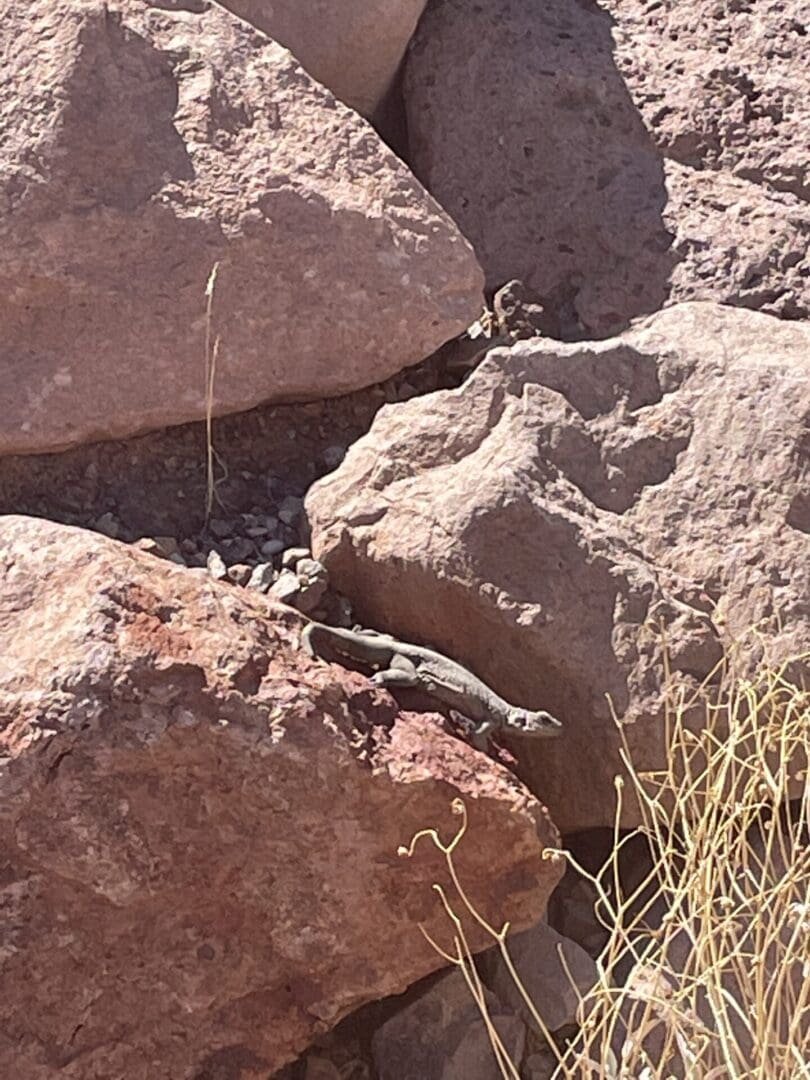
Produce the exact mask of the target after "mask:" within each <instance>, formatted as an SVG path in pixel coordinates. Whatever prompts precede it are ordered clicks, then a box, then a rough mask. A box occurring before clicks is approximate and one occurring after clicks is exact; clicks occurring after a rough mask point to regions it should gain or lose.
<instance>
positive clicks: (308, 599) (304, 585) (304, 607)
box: [269, 559, 329, 615]
mask: <svg viewBox="0 0 810 1080" xmlns="http://www.w3.org/2000/svg"><path fill="white" fill-rule="evenodd" d="M306 563H311V564H312V567H313V569H312V570H311V571H310V572H309V573H306V572H304V571H298V570H296V572H295V573H294V572H293V571H292V570H282V571H281V573H280V574H279V576H278V578H277V579H276V581H275V582H273V584H272V585H271V586H270V589H269V595H270V596H271V597H272V598H273V599H274V600H276V601H278V602H279V603H280V604H289V605H290V607H294V608H297V609H298V611H300V612H303V614H305V615H312V614H313V613H314V612H315V611H316V610H317V609H318V607H319V605H320V604H321V601H322V600H323V598H324V597H325V596H326V590H327V588H328V587H329V579H328V576H327V574H326V570H325V568H324V567H323V566H321V564H320V563H317V562H314V561H313V560H312V559H302V560H301V562H299V566H301V565H302V564H306ZM305 569H306V568H305Z"/></svg>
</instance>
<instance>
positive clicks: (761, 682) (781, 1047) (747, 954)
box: [415, 666, 810, 1080]
mask: <svg viewBox="0 0 810 1080" xmlns="http://www.w3.org/2000/svg"><path fill="white" fill-rule="evenodd" d="M786 672H787V666H786V667H784V668H782V669H781V670H777V671H765V672H763V673H762V675H761V677H759V678H758V679H757V680H755V681H741V680H732V679H724V680H723V681H722V690H721V691H720V692H719V693H718V691H717V683H716V680H715V681H714V684H713V688H712V689H711V691H710V689H709V686H708V684H707V686H706V687H704V688H702V692H701V693H700V694H699V695H698V696H697V698H695V697H694V696H693V697H692V698H691V699H690V700H687V699H686V698H685V697H684V696H683V695H679V696H677V697H674V698H673V700H672V701H671V702H670V705H669V708H668V710H667V715H666V724H667V736H668V746H669V748H670V750H669V759H668V764H667V767H666V768H665V769H663V770H662V771H661V772H659V773H648V774H641V773H639V772H638V771H637V770H636V769H635V767H634V765H633V760H632V754H631V753H630V750H629V748H628V746H627V744H626V743H625V744H624V751H623V759H624V765H625V769H626V773H627V776H628V777H629V781H628V782H620V781H618V780H617V785H616V789H617V803H618V805H617V813H616V821H617V822H618V821H619V819H620V811H621V805H622V802H623V801H624V800H626V799H628V798H632V799H635V800H636V801H637V803H638V806H639V808H640V812H641V819H642V822H643V824H642V825H641V827H640V829H639V830H638V832H640V833H641V834H642V835H643V836H644V837H645V839H646V842H647V843H648V845H649V848H650V851H651V853H653V858H652V870H651V872H650V874H649V876H648V878H647V879H646V880H645V881H644V882H643V883H642V885H640V886H639V887H638V888H636V889H635V890H634V891H633V893H632V894H630V895H628V894H626V893H625V892H624V890H623V887H622V882H621V878H620V875H619V870H618V854H619V851H620V848H621V847H622V845H623V844H626V843H628V842H629V839H630V837H629V836H622V835H621V834H620V833H619V829H618V825H617V826H616V832H615V844H614V852H613V856H612V858H611V859H610V860H609V862H608V864H607V865H606V866H605V867H604V868H603V869H602V871H601V872H600V873H599V874H598V875H597V876H596V877H591V876H590V875H588V874H587V873H586V872H585V871H584V870H582V868H581V867H576V869H577V870H578V871H579V872H580V873H582V874H583V876H585V877H587V878H589V880H590V881H591V882H592V884H593V886H594V888H595V889H596V892H597V894H598V896H599V898H600V900H599V905H598V915H599V918H600V919H601V920H602V921H603V922H604V924H605V926H606V927H607V929H608V930H609V932H610V940H609V942H608V945H607V947H606V948H605V950H604V952H603V954H602V956H601V957H600V959H599V964H598V967H599V982H598V984H597V985H596V986H595V987H594V988H593V990H592V992H591V993H590V994H589V995H588V996H587V997H586V998H585V999H584V1000H582V1001H581V1002H580V1010H579V1021H580V1031H579V1035H578V1037H577V1038H576V1040H575V1041H573V1042H571V1043H569V1044H568V1045H563V1046H558V1045H557V1044H556V1043H555V1041H554V1039H553V1037H552V1035H551V1033H550V1032H548V1031H546V1029H545V1025H544V1023H543V1019H542V1017H540V1016H538V1015H537V1012H536V1010H534V1012H533V1015H534V1019H535V1022H536V1025H537V1029H538V1032H539V1033H542V1035H543V1037H544V1038H545V1039H546V1040H547V1041H548V1042H549V1044H550V1045H551V1046H552V1047H553V1048H554V1052H555V1053H556V1055H557V1060H558V1066H557V1071H556V1073H555V1077H557V1078H559V1080H596V1078H601V1077H607V1078H622V1080H631V1078H632V1080H664V1078H670V1077H673V1078H689V1080H755V1078H756V1080H799V1078H810V768H808V763H809V762H810V694H808V693H807V692H806V691H804V690H803V689H801V688H800V687H797V686H795V685H793V684H792V683H791V682H789V681H788V678H787V675H786ZM696 706H698V707H699V709H700V710H701V712H702V714H703V727H702V730H699V731H698V732H697V733H695V732H694V731H693V730H690V728H694V726H695V725H694V717H695V708H696ZM687 716H688V717H689V718H690V720H689V723H688V724H687V721H686V717H687ZM620 730H621V728H620ZM465 824H466V823H465ZM465 824H463V825H462V828H461V829H460V831H459V833H458V835H457V836H456V837H455V838H454V840H453V841H452V843H451V844H450V845H447V846H446V847H445V846H443V845H441V843H440V841H439V839H438V836H436V834H435V833H434V832H432V831H431V830H427V831H426V832H425V833H422V834H420V836H427V837H429V838H430V839H431V840H432V841H433V843H435V844H437V845H438V846H440V847H442V850H444V851H445V856H446V858H447V860H448V863H449V864H450V866H451V869H452V859H453V850H454V849H455V847H456V846H457V845H458V843H459V842H460V840H461V838H462V836H463V833H464V828H465ZM631 835H637V834H631ZM416 839H417V838H415V840H416ZM564 854H566V857H567V858H568V859H569V861H570V862H572V864H573V860H572V859H571V857H570V855H568V854H567V853H564ZM451 880H452V881H453V884H454V887H455V889H456V892H457V896H458V898H459V899H458V902H457V903H456V902H455V901H454V902H451V901H450V900H449V899H448V898H447V896H446V895H445V894H444V892H441V890H439V891H440V893H441V896H442V899H443V902H444V904H445V909H446V911H447V912H448V916H449V917H450V919H451V921H452V923H453V927H454V934H455V938H454V940H455V950H456V952H455V955H449V954H447V953H444V955H445V957H446V958H447V959H448V961H450V962H453V963H455V964H457V965H459V966H460V967H461V969H462V970H463V971H464V973H465V976H466V977H467V981H468V984H469V985H470V987H471V990H472V992H473V993H474V995H475V997H476V1000H477V1001H478V1003H479V1006H480V1007H481V1009H482V1013H484V1015H486V1007H485V1005H484V999H483V994H482V992H481V989H480V982H479V981H478V976H477V973H476V972H475V967H474V964H473V962H472V958H471V956H470V952H469V949H468V948H467V945H466V939H465V936H464V933H463V918H462V917H461V916H459V914H458V913H457V911H460V912H461V913H462V916H463V917H464V918H466V917H472V918H475V919H476V920H477V921H478V923H479V924H481V925H484V926H486V924H485V923H484V922H483V920H482V919H481V918H480V916H478V915H477V913H475V912H474V911H472V909H471V906H470V905H469V903H468V901H467V898H466V895H465V893H464V891H463V889H462V888H461V884H460V883H459V882H458V881H457V880H456V878H455V874H454V873H453V875H452V876H451ZM437 888H438V887H437ZM454 903H455V909H454ZM456 909H457V910H456ZM487 929H488V931H489V932H490V934H491V935H492V937H493V939H494V940H495V941H496V942H497V944H498V946H499V948H500V949H501V952H502V954H503V955H504V960H505V961H506V962H507V964H508V965H509V967H510V970H511V971H512V974H513V977H514V978H515V980H516V983H517V985H518V986H519V988H520V983H519V980H518V979H517V975H516V973H515V972H514V969H513V968H512V966H511V962H510V961H509V958H508V948H507V942H506V933H507V930H508V927H503V928H501V929H500V930H496V929H495V928H494V927H487ZM521 989H522V988H521ZM527 1005H528V1006H529V1007H530V1008H531V1002H529V1001H527ZM488 1026H489V1030H490V1031H491V1032H492V1031H493V1030H494V1029H493V1028H492V1025H491V1023H489V1024H488ZM493 1048H494V1051H495V1055H496V1059H497V1061H498V1064H499V1066H500V1070H501V1073H502V1075H503V1076H504V1077H509V1078H510V1080H516V1078H517V1077H519V1075H520V1074H519V1071H518V1066H517V1064H516V1063H514V1062H511V1061H509V1060H508V1058H507V1057H506V1055H505V1053H504V1050H503V1047H502V1046H501V1045H499V1044H498V1042H497V1036H496V1035H494V1036H493Z"/></svg>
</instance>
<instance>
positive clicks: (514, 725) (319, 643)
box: [302, 621, 562, 749]
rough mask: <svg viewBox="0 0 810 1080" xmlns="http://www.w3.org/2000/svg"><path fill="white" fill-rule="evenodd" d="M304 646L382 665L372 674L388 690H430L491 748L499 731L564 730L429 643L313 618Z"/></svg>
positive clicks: (313, 652) (314, 652) (542, 733)
mask: <svg viewBox="0 0 810 1080" xmlns="http://www.w3.org/2000/svg"><path fill="white" fill-rule="evenodd" d="M302 645H303V647H304V650H305V651H306V652H307V653H308V655H309V656H312V657H320V658H321V659H324V658H325V657H326V656H328V655H329V654H330V653H332V654H337V655H342V656H345V657H348V658H350V659H352V660H355V661H357V662H358V663H361V664H364V665H367V666H368V667H372V668H376V669H378V670H377V671H376V673H375V674H374V675H373V676H372V677H371V682H372V683H373V684H374V685H375V686H380V687H384V688H385V689H397V688H410V687H417V688H420V689H422V690H425V691H426V692H427V693H428V694H430V696H431V697H434V698H436V699H437V700H438V701H441V702H442V703H443V704H445V705H448V706H449V707H450V708H451V709H452V710H454V711H455V712H457V713H460V714H461V716H463V717H465V718H466V719H467V720H468V721H469V722H470V723H471V724H472V740H471V741H472V743H473V745H474V746H476V747H477V748H478V749H486V746H487V739H488V736H489V735H490V734H491V733H493V732H498V731H505V732H514V733H515V734H518V735H526V736H530V737H532V738H549V737H551V736H554V735H558V734H559V733H560V730H561V728H562V725H561V723H560V721H559V720H557V719H556V718H555V717H553V716H552V715H551V713H548V712H545V710H543V709H540V710H537V711H532V710H530V709H521V708H518V706H516V705H510V704H509V702H508V701H505V700H504V699H503V698H502V697H500V695H498V694H496V693H495V691H494V690H491V689H490V688H489V687H488V686H487V685H486V683H484V682H482V681H481V679H479V678H478V677H477V676H476V675H473V673H472V672H471V671H468V670H467V668H465V667H464V666H463V665H462V664H459V663H457V662H456V661H455V660H451V659H450V658H449V657H447V656H443V655H442V654H441V653H439V652H435V651H434V650H433V649H428V648H427V647H426V646H424V645H411V644H409V643H407V642H404V641H399V640H398V639H397V638H395V637H392V636H391V635H390V634H382V633H379V632H378V631H376V630H361V629H359V628H357V629H354V630H346V629H343V628H341V627H337V626H327V625H326V624H325V623H319V622H315V621H312V622H309V623H307V625H306V626H305V627H304V630H303V635H302Z"/></svg>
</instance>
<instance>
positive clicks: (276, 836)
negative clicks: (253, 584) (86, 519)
mask: <svg viewBox="0 0 810 1080" xmlns="http://www.w3.org/2000/svg"><path fill="white" fill-rule="evenodd" d="M301 625H302V620H301V618H300V616H299V615H298V614H297V613H294V612H292V611H291V610H290V609H281V608H273V607H271V606H270V605H269V604H268V603H267V601H266V600H265V599H264V598H262V597H257V596H255V595H251V594H249V593H248V592H246V591H242V590H237V589H234V588H232V587H228V586H225V585H222V584H220V583H219V582H215V581H213V580H211V579H206V578H205V577H203V578H201V577H200V576H198V575H196V574H194V573H193V572H191V571H186V570H181V569H178V568H174V567H171V566H169V565H167V564H165V563H162V562H159V561H157V560H155V559H152V558H151V557H150V556H148V555H145V554H142V553H140V552H135V551H133V550H131V549H127V548H125V547H124V546H123V545H120V544H118V543H115V542H114V541H110V540H106V539H103V538H100V537H98V536H95V535H92V534H89V533H85V532H83V531H81V530H78V529H72V528H67V527H63V526H56V525H51V524H49V523H45V522H42V521H38V520H35V519H28V518H21V517H6V518H4V519H3V520H2V523H0V652H1V653H2V656H3V663H2V668H0V733H2V743H3V746H2V755H3V756H2V758H0V859H1V860H2V881H1V882H0V909H1V910H2V925H3V933H2V967H0V1030H2V1035H1V1036H0V1075H2V1076H4V1077H20V1078H22V1077H25V1080H52V1078H53V1080H56V1078H57V1077H59V1080H110V1078H111V1077H126V1078H127V1080H155V1077H157V1076H166V1077H172V1078H174V1077H178V1078H179V1077H200V1078H202V1077H213V1076H216V1077H226V1076H227V1077H232V1078H234V1080H237V1078H238V1080H246V1078H247V1077H254V1076H255V1077H266V1076H268V1075H270V1074H272V1073H274V1072H275V1070H276V1069H278V1068H279V1067H280V1066H281V1065H283V1064H284V1063H285V1062H286V1061H288V1060H290V1059H292V1058H293V1057H295V1056H296V1054H297V1053H298V1052H300V1051H301V1050H302V1049H303V1048H304V1046H305V1045H306V1044H307V1042H308V1040H309V1039H310V1038H311V1037H312V1036H313V1035H314V1034H315V1033H318V1032H323V1031H325V1030H328V1029H329V1028H330V1027H331V1026H332V1025H333V1024H335V1023H336V1022H337V1021H338V1020H339V1019H340V1018H341V1017H342V1016H344V1015H345V1014H346V1013H348V1012H350V1011H351V1010H352V1009H354V1008H356V1007H358V1006H359V1005H361V1004H363V1003H364V1002H366V1001H370V1000H374V999H376V998H379V997H382V996H384V995H386V994H391V993H398V992H400V991H402V990H403V989H405V987H406V986H408V985H409V984H410V983H412V982H413V981H415V980H416V979H418V978H420V977H421V976H423V975H424V974H426V973H428V972H429V971H431V970H434V969H436V968H437V967H439V966H440V965H441V961H440V959H439V957H438V956H437V955H436V954H435V953H434V952H433V950H432V949H431V948H430V947H429V946H428V945H427V943H426V942H425V940H424V938H423V937H422V935H421V933H420V932H419V929H418V927H417V923H420V922H423V923H425V925H426V927H427V928H428V930H429V931H430V932H431V933H432V934H433V935H434V937H436V938H437V939H438V940H439V941H441V942H445V943H446V942H447V941H448V933H449V931H448V926H447V922H446V920H445V918H444V916H442V915H441V914H440V913H439V908H438V905H437V899H436V895H435V893H434V891H433V889H432V888H431V885H432V883H433V882H434V881H439V882H443V881H446V877H445V872H444V871H443V869H442V862H443V861H442V859H441V858H440V857H439V856H438V855H437V853H436V852H435V850H434V849H433V848H432V847H431V845H429V844H424V845H420V846H419V847H418V848H417V851H416V855H415V857H414V858H413V859H403V858H401V857H398V855H397V848H398V846H399V845H400V844H402V843H407V842H408V841H409V840H410V838H411V836H412V834H413V833H414V832H415V831H416V830H417V829H420V828H423V827H426V826H437V827H438V828H439V829H440V831H441V833H442V835H443V837H444V838H445V839H446V840H449V839H450V837H451V836H452V835H453V833H454V832H455V831H456V829H457V827H458V824H459V821H458V818H456V817H454V816H453V815H452V814H451V813H450V802H451V800H452V799H453V798H454V797H457V796H458V797H461V798H463V800H464V802H465V804H466V806H467V808H468V812H469V816H470V825H469V828H470V834H469V838H468V839H467V840H464V841H462V843H461V845H460V847H459V848H458V852H457V859H456V861H457V863H458V866H459V871H460V874H461V878H462V880H463V881H464V882H465V883H466V884H467V886H468V887H469V890H470V893H471V896H472V897H473V898H474V900H475V902H476V903H477V904H479V905H480V907H481V910H482V911H483V912H484V913H485V915H486V916H487V917H488V918H490V919H492V920H494V921H495V923H496V924H497V925H500V922H501V921H502V920H503V919H510V920H512V921H514V922H515V923H516V924H517V925H518V926H525V925H529V924H531V923H532V922H534V921H535V920H536V919H537V918H538V917H539V916H540V915H541V913H542V911H543V909H544V906H545V903H546V900H547V898H548V895H549V893H550V891H551V889H552V888H553V886H554V884H555V883H556V881H557V879H558V878H559V876H560V873H561V870H562V867H561V866H560V865H559V864H558V863H555V862H553V861H549V860H546V859H543V858H542V852H543V848H544V847H545V846H546V845H555V844H557V842H558V836H557V833H556V830H555V829H554V827H553V825H552V824H551V823H550V821H549V819H548V816H547V814H546V812H545V810H544V809H543V807H541V806H540V805H539V804H538V802H537V801H536V800H535V799H534V798H533V797H532V796H530V795H529V793H528V792H527V791H526V789H525V788H523V787H522V785H520V784H519V782H518V781H516V780H515V779H514V777H512V776H511V775H510V774H509V773H508V772H506V771H505V770H504V769H503V768H502V767H500V766H499V765H496V764H495V763H493V762H490V761H489V760H488V759H487V758H485V757H483V756H482V755H480V754H479V753H477V752H475V751H473V750H472V749H471V748H470V747H469V746H467V745H465V744H464V743H462V742H461V741H459V740H458V739H455V738H453V737H452V736H450V735H448V734H445V733H444V732H443V731H442V730H441V728H440V726H439V724H438V721H437V719H436V718H435V717H430V716H416V715H415V714H398V713H397V710H396V708H395V707H394V706H393V704H392V699H391V698H390V697H388V696H387V695H386V694H383V693H381V692H380V691H377V690H372V689H371V688H370V687H369V684H368V681H367V680H366V679H365V678H363V677H362V676H360V675H358V674H356V673H350V672H346V671H344V670H343V669H342V668H338V667H334V666H330V665H326V664H323V663H320V662H317V663H316V662H314V661H310V660H308V659H307V658H306V657H305V656H304V655H303V654H302V653H301V652H299V651H298V650H297V648H296V645H297V639H298V637H299V634H300V629H301ZM473 942H474V947H476V948H480V947H482V946H483V945H484V944H489V942H488V941H485V940H484V938H483V936H481V935H480V934H478V933H475V932H473Z"/></svg>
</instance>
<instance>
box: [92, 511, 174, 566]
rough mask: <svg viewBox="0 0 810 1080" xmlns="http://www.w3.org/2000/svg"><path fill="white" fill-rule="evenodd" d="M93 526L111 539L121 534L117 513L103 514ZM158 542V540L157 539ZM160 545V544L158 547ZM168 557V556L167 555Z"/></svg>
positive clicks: (115, 538)
mask: <svg viewBox="0 0 810 1080" xmlns="http://www.w3.org/2000/svg"><path fill="white" fill-rule="evenodd" d="M93 528H94V529H95V530H96V532H100V533H101V534H102V536H108V537H109V538H110V539H111V540H117V539H118V537H119V536H120V535H121V522H120V521H119V520H118V518H117V517H116V516H115V514H111V513H109V511H108V512H107V513H106V514H101V516H100V517H97V518H96V520H95V521H94V522H93ZM155 543H156V544H157V541H155ZM159 546H160V545H159V544H158V547H159ZM166 558H168V556H166Z"/></svg>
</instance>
